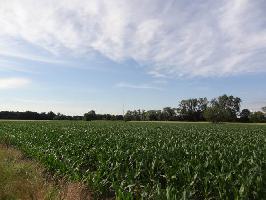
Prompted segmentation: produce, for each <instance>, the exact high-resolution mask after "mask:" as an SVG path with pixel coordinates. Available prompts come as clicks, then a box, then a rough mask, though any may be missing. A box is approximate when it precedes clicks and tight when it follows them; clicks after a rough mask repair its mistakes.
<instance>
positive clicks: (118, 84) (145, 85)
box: [115, 82, 163, 90]
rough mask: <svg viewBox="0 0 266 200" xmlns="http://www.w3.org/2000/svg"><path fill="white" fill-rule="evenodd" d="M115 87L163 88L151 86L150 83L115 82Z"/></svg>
mask: <svg viewBox="0 0 266 200" xmlns="http://www.w3.org/2000/svg"><path fill="white" fill-rule="evenodd" d="M115 87H118V88H131V89H144V90H147V89H148V90H163V88H161V87H157V86H153V85H150V84H131V83H125V82H121V83H117V84H116V85H115Z"/></svg>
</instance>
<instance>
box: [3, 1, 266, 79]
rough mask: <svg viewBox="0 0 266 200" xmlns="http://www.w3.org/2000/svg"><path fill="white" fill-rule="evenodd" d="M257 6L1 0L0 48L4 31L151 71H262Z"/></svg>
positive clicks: (53, 49) (265, 36)
mask: <svg viewBox="0 0 266 200" xmlns="http://www.w3.org/2000/svg"><path fill="white" fill-rule="evenodd" d="M265 9H266V2H265V1H264V0H256V1H254V0H231V1H228V0H221V1H211V0H207V1H201V0H200V1H187V0H178V1H176V0H167V1H161V0H135V1H125V0H91V1H82V0H75V1H74V0H62V1H54V0H46V1H35V0H24V1H20V0H1V2H0V15H1V18H0V27H1V30H0V44H1V43H2V45H0V54H4V53H5V48H1V46H8V43H9V42H7V38H9V39H8V40H17V39H19V40H23V41H25V42H26V43H29V44H30V45H33V46H36V47H38V48H42V49H44V50H46V51H49V52H50V53H52V54H54V55H60V54H62V53H69V54H75V55H76V54H82V55H86V54H90V53H93V52H98V53H100V54H102V55H104V56H106V57H108V58H109V59H112V60H114V61H117V62H121V61H123V60H126V59H134V60H135V61H136V62H138V63H140V64H141V65H143V66H147V69H146V70H147V71H148V72H150V74H152V75H153V76H155V77H156V76H160V77H163V76H224V75H231V74H239V73H250V72H266V66H265V63H266V55H265V52H266V14H265ZM11 51H12V50H11ZM16 53H17V52H15V53H14V54H15V55H16ZM9 54H11V55H12V52H9ZM22 55H23V54H22ZM27 57H29V56H28V55H27ZM32 57H33V58H37V59H38V58H39V57H38V55H34V53H33V55H32ZM149 66H152V67H149Z"/></svg>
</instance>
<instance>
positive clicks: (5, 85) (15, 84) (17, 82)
mask: <svg viewBox="0 0 266 200" xmlns="http://www.w3.org/2000/svg"><path fill="white" fill-rule="evenodd" d="M30 82H31V81H30V80H29V79H27V78H0V90H1V89H17V88H21V87H25V86H27V85H29V84H30Z"/></svg>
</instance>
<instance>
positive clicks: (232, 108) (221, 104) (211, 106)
mask: <svg viewBox="0 0 266 200" xmlns="http://www.w3.org/2000/svg"><path fill="white" fill-rule="evenodd" d="M241 102H242V100H241V98H239V97H234V96H232V95H230V96H228V95H226V94H225V95H222V96H219V97H217V98H214V99H212V100H210V101H209V100H208V99H207V98H206V97H204V98H191V99H185V100H181V101H180V102H179V105H178V107H177V108H171V107H165V108H163V109H162V110H147V111H145V110H133V111H130V110H129V111H127V113H126V114H125V116H124V119H125V120H126V121H211V122H266V107H263V108H262V111H263V112H261V111H256V112H251V111H250V110H248V109H243V110H241V109H240V107H241Z"/></svg>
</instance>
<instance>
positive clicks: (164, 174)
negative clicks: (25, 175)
mask: <svg viewBox="0 0 266 200" xmlns="http://www.w3.org/2000/svg"><path fill="white" fill-rule="evenodd" d="M0 139H1V140H2V141H5V142H8V143H10V144H12V145H15V146H17V147H18V148H20V149H21V150H23V151H24V152H25V153H26V154H27V155H29V156H31V157H33V158H35V159H38V160H39V161H40V162H42V163H43V164H44V165H45V166H46V167H47V169H49V170H51V171H53V172H55V173H58V174H60V175H64V176H67V177H69V178H70V179H72V180H78V181H83V182H85V183H86V184H88V185H89V186H90V187H92V188H93V190H94V191H95V196H96V198H102V197H103V196H105V197H106V196H109V197H112V196H113V197H114V196H115V197H116V199H266V189H265V188H266V126H256V125H237V124H235V125H232V124H231V125H229V124H223V125H221V124H220V125H219V124H218V125H214V124H181V123H180V124H179V123H178V124H174V123H173V124H163V123H129V122H128V123H124V122H69V121H68V122H56V121H53V122H30V121H28V122H1V123H0Z"/></svg>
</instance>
